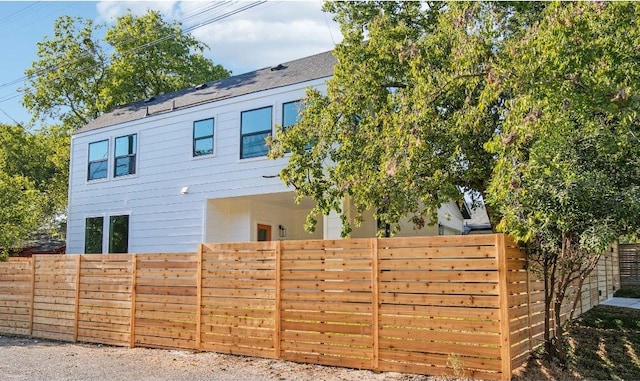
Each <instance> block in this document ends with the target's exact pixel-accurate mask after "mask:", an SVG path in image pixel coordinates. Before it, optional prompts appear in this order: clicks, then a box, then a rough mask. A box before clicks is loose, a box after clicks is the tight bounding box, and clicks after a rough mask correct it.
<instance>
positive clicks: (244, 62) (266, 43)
mask: <svg viewBox="0 0 640 381" xmlns="http://www.w3.org/2000/svg"><path fill="white" fill-rule="evenodd" d="M249 4H251V3H250V2H247V1H240V2H200V1H181V2H176V1H156V2H137V1H128V2H121V1H115V2H114V1H103V2H100V3H98V6H97V10H98V13H99V15H100V16H99V18H100V21H107V22H112V20H114V19H115V17H117V16H120V15H122V14H124V13H126V11H127V9H131V11H132V12H133V13H134V14H142V13H144V12H146V10H147V9H155V10H158V11H160V12H161V13H162V14H163V15H164V17H165V19H166V20H177V21H180V22H182V23H183V28H185V29H188V28H191V27H194V26H197V25H201V24H203V23H207V22H208V21H210V20H213V19H215V18H220V17H223V16H224V15H225V14H228V13H230V12H233V11H234V10H237V9H238V8H240V7H243V6H246V5H249ZM321 7H322V3H321V2H320V1H269V2H267V3H264V4H261V5H258V6H256V7H253V8H251V9H249V10H246V11H242V12H239V13H237V14H234V15H230V16H228V17H226V18H223V19H221V20H219V21H214V22H212V23H210V24H208V25H204V26H201V27H198V28H196V29H194V30H193V31H192V32H191V33H192V35H193V36H194V37H196V38H197V39H198V40H200V41H202V42H204V43H206V44H207V45H208V46H209V48H210V51H208V52H205V55H206V56H207V57H208V58H210V59H212V60H213V61H214V62H215V63H219V64H222V65H223V66H224V67H226V68H227V69H231V70H233V72H234V74H241V73H243V72H246V71H250V70H254V69H259V68H263V67H267V66H272V65H275V64H278V63H281V62H286V61H290V60H293V59H296V58H302V57H305V56H308V55H311V54H315V53H319V52H323V51H327V50H330V49H332V48H333V46H334V44H335V43H338V42H340V40H341V39H342V36H341V34H340V30H339V27H338V25H337V24H336V23H335V22H334V21H333V20H332V15H331V14H324V13H323V12H322V10H321Z"/></svg>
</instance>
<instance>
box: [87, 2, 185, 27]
mask: <svg viewBox="0 0 640 381" xmlns="http://www.w3.org/2000/svg"><path fill="white" fill-rule="evenodd" d="M178 3H179V2H178V1H99V2H98V3H97V4H96V10H97V12H98V20H97V21H98V22H106V23H107V24H112V23H114V22H115V19H116V17H118V16H122V15H124V14H125V13H127V11H128V10H131V13H133V14H134V15H142V14H144V13H146V12H147V10H148V9H153V10H156V11H159V12H160V13H162V14H163V15H164V16H165V18H168V19H175V18H179V17H180V14H179V12H177V9H176V8H177V5H178Z"/></svg>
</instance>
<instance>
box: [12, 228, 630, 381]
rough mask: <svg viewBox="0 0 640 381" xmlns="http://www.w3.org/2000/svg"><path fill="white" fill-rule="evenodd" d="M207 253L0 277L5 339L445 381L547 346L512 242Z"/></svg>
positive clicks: (614, 255) (41, 265) (596, 284)
mask: <svg viewBox="0 0 640 381" xmlns="http://www.w3.org/2000/svg"><path fill="white" fill-rule="evenodd" d="M500 241H504V242H505V244H506V246H505V247H503V248H500V250H499V248H498V247H497V246H496V243H497V242H500ZM276 251H277V253H276ZM201 252H202V255H201V256H199V255H198V254H197V253H166V254H165V253H146V254H81V255H80V257H78V256H76V255H52V256H41V255H36V256H34V258H33V259H27V260H20V261H15V260H14V261H11V262H7V263H0V333H2V334H26V335H32V336H33V337H42V338H48V339H55V340H63V341H73V340H74V339H75V338H76V337H77V340H81V341H87V342H95V343H103V344H110V345H123V346H130V345H133V346H145V347H158V348H176V349H190V350H192V349H196V350H197V349H199V350H213V351H218V352H223V353H230V354H242V355H251V356H262V357H267V358H283V359H288V360H292V361H302V362H313V363H318V364H325V365H338V366H347V367H357V368H366V369H376V370H380V371H385V370H393V371H403V372H417V373H425V374H431V375H445V376H451V375H453V374H454V369H453V367H452V360H455V361H459V364H461V366H462V368H463V369H464V370H465V375H467V376H469V377H477V378H486V379H501V378H508V377H506V376H505V375H503V374H502V367H503V366H505V364H507V365H506V366H508V365H509V364H510V365H511V366H512V367H516V366H519V365H520V364H522V363H523V362H524V360H525V359H526V356H527V355H528V354H529V351H530V350H531V348H532V347H535V346H537V345H539V344H540V343H541V342H542V336H543V333H544V324H543V320H542V319H543V317H544V303H543V296H544V292H543V287H544V284H543V283H542V282H540V281H538V280H537V279H536V278H535V276H534V275H533V274H532V273H531V272H529V270H527V269H526V267H527V265H528V263H527V258H526V256H525V253H524V252H523V251H521V250H519V249H518V248H517V247H516V245H514V244H513V241H512V240H511V239H509V238H508V237H504V239H502V238H500V237H497V236H496V235H478V236H438V237H407V238H381V239H369V238H366V239H349V240H306V241H286V240H285V241H281V242H245V243H211V244H209V243H208V244H203V245H202V247H201ZM500 253H504V254H500ZM628 253H629V249H628V248H627V247H625V246H624V245H620V246H619V249H615V250H612V251H611V253H608V254H607V256H603V259H602V261H601V263H600V264H599V265H598V266H597V268H596V270H595V271H594V273H593V274H591V275H590V276H589V277H588V278H587V279H586V280H585V287H584V288H583V290H582V291H581V292H580V290H578V289H577V287H576V286H575V285H572V286H571V287H570V288H569V290H568V293H567V295H568V296H567V299H571V300H572V299H573V297H574V296H577V297H579V311H578V313H580V312H584V311H586V310H588V309H589V308H591V307H593V306H595V305H597V304H598V303H599V302H600V301H601V300H603V299H605V298H606V297H607V295H608V292H609V291H607V293H606V294H607V295H602V296H601V295H599V293H598V290H604V289H607V290H608V289H610V288H611V286H612V285H616V284H617V283H616V280H615V279H612V278H611V275H609V274H610V273H612V272H613V273H614V274H615V275H613V276H614V277H615V276H619V277H620V279H622V278H623V277H625V276H626V277H627V278H628V277H629V276H630V275H633V274H636V273H634V272H633V271H635V270H634V267H633V266H634V265H635V264H636V263H637V258H636V257H633V258H631V257H630V256H629V254H628ZM633 253H636V252H635V251H633ZM276 254H278V255H277V256H276ZM498 255H504V258H498ZM618 255H619V259H620V264H621V268H620V269H617V268H615V270H614V267H615V266H614V264H615V263H617V261H618ZM634 255H635V254H634ZM78 258H80V260H78ZM276 258H278V259H276ZM199 260H200V262H199ZM276 260H278V261H279V262H278V263H276ZM500 261H504V262H500ZM498 263H504V264H505V269H506V271H505V273H504V274H502V273H500V272H499V270H498ZM78 264H80V268H79V269H78V268H77V266H78ZM199 265H200V266H201V267H200V268H199V267H198V266H199ZM276 269H279V270H280V273H276ZM77 274H79V276H80V278H79V279H77ZM639 276H640V275H639ZM133 277H135V279H133ZM199 277H200V278H199ZM373 282H378V283H376V284H374V283H373ZM503 282H504V283H503ZM505 285H506V287H504V286H505ZM502 287H504V289H506V291H507V295H506V298H502V299H501V295H499V292H501V291H500V290H502ZM276 288H277V289H276ZM373 292H377V294H376V295H373ZM276 297H279V299H278V300H276ZM501 300H502V301H501ZM504 300H506V302H504ZM373 303H376V305H375V306H374V305H373ZM504 303H506V304H507V305H504ZM570 307H571V305H570V303H569V302H567V303H565V304H564V305H563V306H562V310H561V316H562V318H563V319H566V318H568V316H569V313H570ZM504 308H506V309H507V312H506V314H505V312H504ZM374 314H375V315H374ZM502 316H508V317H509V319H508V322H507V324H503V325H504V326H505V327H506V328H504V329H508V330H509V332H508V335H507V337H508V341H507V342H503V341H502V339H501V338H502V337H503V336H504V335H503V332H501V331H500V330H501V328H500V327H501V325H500V321H501V320H500V319H501V317H502ZM197 328H199V331H198V332H196V331H197ZM502 345H510V347H509V350H510V351H511V353H510V357H511V358H510V359H502V358H501V357H500V356H502V353H504V351H503V348H502ZM375 350H377V352H376V353H374V351H375ZM452 354H455V355H452ZM452 356H453V357H452Z"/></svg>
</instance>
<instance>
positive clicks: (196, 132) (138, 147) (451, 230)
mask: <svg viewBox="0 0 640 381" xmlns="http://www.w3.org/2000/svg"><path fill="white" fill-rule="evenodd" d="M334 64H335V58H334V57H333V56H332V54H331V52H326V53H321V54H317V55H314V56H310V57H306V58H303V59H299V60H295V61H291V62H288V63H284V64H281V65H278V66H276V67H272V68H265V69H261V70H257V71H254V72H251V73H246V74H242V75H238V76H234V77H231V78H227V79H223V80H219V81H216V82H211V83H207V84H204V85H200V86H196V87H195V88H190V89H185V90H182V91H178V92H175V93H171V94H165V95H160V96H156V97H154V98H151V99H148V100H146V101H144V102H139V103H135V104H131V105H127V106H123V107H120V108H117V109H115V110H113V111H111V112H108V113H105V114H104V115H102V116H100V117H99V118H97V119H96V120H94V121H92V122H91V123H89V124H88V125H86V126H85V127H83V128H82V129H80V130H79V131H77V132H76V133H75V134H74V135H73V137H72V140H71V164H70V176H69V177H70V180H69V182H70V184H69V211H68V216H67V223H68V230H67V252H68V253H83V252H88V253H98V252H138V253H143V252H183V251H194V250H195V249H196V247H197V245H198V244H199V243H201V242H233V241H236V242H238V241H240V242H246V241H256V240H269V239H322V238H339V234H340V220H339V218H338V216H336V215H330V216H323V217H321V218H319V221H318V226H317V230H316V232H314V233H312V234H311V233H307V232H305V231H304V229H303V225H304V221H305V218H306V215H307V213H308V211H309V210H310V208H311V207H312V205H313V204H312V201H310V200H305V201H303V202H302V203H301V204H299V205H296V204H295V203H294V202H293V199H294V193H293V191H292V189H290V188H287V187H286V186H285V185H284V184H283V183H282V181H281V180H280V179H279V178H278V177H277V174H278V173H279V171H280V169H281V168H282V167H283V166H284V164H285V163H286V158H283V159H278V160H270V159H268V158H267V157H266V154H267V147H266V146H265V144H264V138H265V137H266V136H267V135H269V134H272V133H273V132H274V126H275V125H276V124H278V125H285V126H286V125H289V124H293V123H294V122H295V120H296V118H297V116H298V114H297V110H298V107H297V105H298V103H297V102H299V101H300V100H301V99H302V98H303V97H304V96H305V90H306V88H307V87H314V88H316V89H318V90H320V91H326V81H327V80H328V79H329V78H330V77H331V76H332V74H333V66H334ZM345 209H348V208H345ZM438 215H439V225H438V226H432V227H425V228H424V229H421V230H414V229H413V227H407V228H406V229H404V230H403V231H402V232H401V234H400V235H405V236H406V235H436V234H462V230H463V223H462V215H461V214H460V210H459V208H458V207H457V206H456V205H455V203H450V204H447V205H444V206H443V207H442V208H441V210H440V211H439V213H438ZM375 231H376V223H375V221H373V218H371V220H370V221H369V220H367V221H365V223H364V224H363V226H362V227H360V228H359V229H356V230H355V231H354V232H353V234H352V237H373V236H375Z"/></svg>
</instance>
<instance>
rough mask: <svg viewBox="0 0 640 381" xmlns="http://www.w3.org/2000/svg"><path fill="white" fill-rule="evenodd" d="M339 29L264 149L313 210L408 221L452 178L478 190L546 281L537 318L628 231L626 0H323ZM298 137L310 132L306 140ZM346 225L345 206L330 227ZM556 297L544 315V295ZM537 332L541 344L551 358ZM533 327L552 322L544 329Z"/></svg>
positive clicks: (633, 16) (633, 84) (633, 157)
mask: <svg viewBox="0 0 640 381" xmlns="http://www.w3.org/2000/svg"><path fill="white" fill-rule="evenodd" d="M325 9H327V10H329V11H331V12H333V13H334V14H335V18H336V20H337V21H338V22H339V23H340V25H341V28H342V33H343V35H344V40H343V42H342V43H340V44H339V45H338V46H336V49H335V55H336V58H337V59H338V63H337V65H336V67H335V72H334V77H333V78H332V79H330V80H329V81H328V83H327V91H326V94H322V93H320V92H318V91H314V90H309V91H308V93H307V97H306V99H305V102H304V103H305V107H304V111H303V113H302V118H301V121H300V122H299V123H297V124H296V125H295V126H293V127H291V128H288V129H287V130H286V131H280V132H279V133H278V134H277V135H276V137H275V138H274V139H273V141H271V142H270V144H271V156H272V157H281V156H283V155H284V154H285V153H286V152H289V154H288V155H289V162H288V164H287V165H286V166H285V168H284V169H283V170H282V172H281V173H280V177H281V178H282V180H283V181H284V182H285V183H286V184H288V185H291V186H292V187H294V188H295V189H296V192H297V195H298V198H299V199H300V198H303V197H309V198H311V199H313V200H314V201H315V203H316V207H315V208H314V210H312V211H311V213H310V214H309V217H308V225H307V228H309V229H313V227H314V223H315V220H314V219H313V215H315V214H318V213H323V214H327V213H329V212H330V211H336V212H341V205H342V201H343V200H344V199H346V198H349V199H350V200H351V201H352V202H353V204H354V206H355V208H356V210H357V211H358V212H360V213H362V212H363V211H364V210H373V211H374V212H375V217H376V218H377V219H379V220H380V221H382V222H385V223H389V224H391V225H392V226H393V227H394V228H396V229H397V227H398V221H399V220H400V218H401V217H403V216H405V215H409V216H412V217H413V221H414V223H416V224H417V225H422V224H424V223H429V222H433V221H429V220H427V217H428V216H429V215H431V216H433V215H435V213H433V212H434V210H435V208H437V207H438V206H439V205H440V204H441V203H442V202H445V201H447V200H451V199H454V200H455V199H457V198H459V197H461V196H460V191H459V189H463V190H465V191H474V192H477V194H480V195H482V196H483V198H484V199H485V201H486V202H487V203H486V204H487V206H488V208H489V210H490V212H491V217H492V221H493V222H494V224H495V226H496V227H497V228H498V229H500V230H502V231H505V232H507V233H509V234H511V235H513V236H514V237H515V238H516V239H518V240H519V241H520V242H522V244H523V245H525V246H526V247H527V248H528V250H529V252H530V253H531V258H532V259H534V260H536V261H537V263H538V267H539V269H540V270H541V273H542V274H543V275H544V276H545V280H546V286H547V287H546V288H547V290H546V296H547V300H546V303H547V311H546V323H547V327H548V328H551V327H550V325H551V321H552V314H553V313H555V314H556V318H557V317H558V315H557V314H559V312H560V308H559V306H560V305H562V302H563V301H564V298H565V296H566V292H567V288H568V287H569V285H570V284H571V283H572V282H574V281H577V282H580V280H581V279H584V277H585V276H586V275H587V274H588V273H589V271H590V270H591V269H592V268H593V266H594V265H595V263H596V261H597V259H598V257H599V255H600V254H601V253H602V251H603V250H604V248H605V247H606V246H607V245H608V244H610V243H611V242H612V240H613V239H615V237H617V236H618V235H620V234H624V233H626V234H633V233H634V232H636V233H637V232H638V231H639V229H640V226H638V225H639V223H640V220H639V219H638V218H637V216H638V212H639V211H640V209H639V208H640V207H639V205H640V199H639V196H638V195H639V194H640V192H639V188H638V179H640V176H639V174H640V170H639V167H638V165H639V164H638V163H640V160H638V159H637V158H638V154H639V153H640V152H639V151H638V150H639V149H640V144H639V143H640V141H638V136H640V131H639V129H638V128H639V127H638V120H637V111H638V99H640V98H639V95H638V89H637V84H638V83H640V82H639V81H638V79H639V78H637V74H638V68H639V66H638V65H640V59H639V58H640V57H639V56H638V52H637V51H636V50H637V49H636V47H637V46H640V45H639V44H640V36H639V34H638V27H639V21H638V20H640V18H639V17H638V6H637V5H635V4H617V3H611V4H609V3H572V4H565V3H559V4H553V3H488V2H474V3H447V4H442V3H437V2H433V3H432V2H428V3H413V2H411V3H409V2H407V3H405V2H393V3H391V2H379V3H378V2H366V3H359V2H357V3H351V2H330V3H326V5H325ZM309 144H312V146H311V148H309ZM354 222H355V223H356V224H357V222H358V218H357V217H356V218H355V220H354V221H349V220H348V219H347V218H346V217H345V218H343V234H344V235H346V234H348V233H349V231H350V229H351V224H353V223H354ZM553 306H555V307H556V308H555V312H553V311H554V309H553V308H552V307H553ZM556 322H557V324H556V326H555V334H556V338H554V337H552V335H551V333H549V334H548V335H547V337H546V341H547V348H546V349H547V351H548V352H549V354H550V355H555V354H559V355H560V356H562V352H561V350H562V348H561V347H560V346H559V341H558V340H556V339H557V338H560V337H561V335H562V326H561V325H560V324H559V322H560V320H559V319H556ZM547 332H551V331H550V330H548V331H547Z"/></svg>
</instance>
